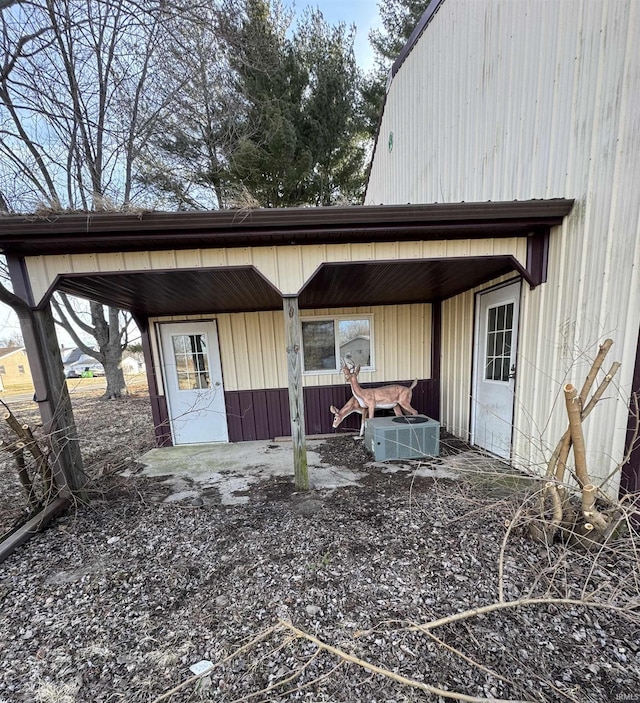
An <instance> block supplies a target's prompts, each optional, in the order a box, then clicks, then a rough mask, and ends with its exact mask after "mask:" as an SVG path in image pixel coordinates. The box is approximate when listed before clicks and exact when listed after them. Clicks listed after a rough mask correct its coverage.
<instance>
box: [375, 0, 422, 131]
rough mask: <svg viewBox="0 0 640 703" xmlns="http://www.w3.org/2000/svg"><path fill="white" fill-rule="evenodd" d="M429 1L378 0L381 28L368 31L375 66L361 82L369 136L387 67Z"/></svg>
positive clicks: (386, 77)
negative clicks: (380, 0) (381, 0)
mask: <svg viewBox="0 0 640 703" xmlns="http://www.w3.org/2000/svg"><path fill="white" fill-rule="evenodd" d="M430 2H431V0H385V1H384V2H379V3H378V10H379V12H380V17H381V19H382V29H373V30H371V32H369V41H370V43H371V45H372V47H373V49H374V52H375V55H376V58H375V61H376V66H375V68H374V69H373V70H372V71H371V72H370V73H369V74H368V75H367V76H366V77H365V79H364V81H363V85H362V100H363V103H364V105H363V111H364V115H365V119H366V124H367V130H368V132H369V134H370V135H371V136H372V137H375V134H376V131H377V127H378V121H379V119H380V111H381V110H382V103H383V101H384V96H385V93H386V89H387V79H388V75H389V71H390V70H391V67H392V65H393V62H394V61H395V60H396V59H397V58H398V55H399V54H400V52H401V51H402V47H403V46H404V45H405V44H406V42H407V40H408V39H409V37H410V36H411V33H412V32H413V30H414V29H415V28H416V25H417V24H418V22H419V21H420V18H421V17H422V15H423V14H424V12H425V11H426V9H427V7H428V6H429V3H430Z"/></svg>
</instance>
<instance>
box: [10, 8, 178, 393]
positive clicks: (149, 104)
mask: <svg viewBox="0 0 640 703" xmlns="http://www.w3.org/2000/svg"><path fill="white" fill-rule="evenodd" d="M173 14H174V13H173V8H172V6H171V3H165V4H160V5H159V4H158V3H154V2H150V1H149V2H148V1H147V0H141V1H140V2H135V1H131V0H84V2H80V3H77V2H76V3H74V2H71V1H70V0H35V1H34V2H27V3H20V4H19V5H18V4H16V5H14V6H13V7H11V6H8V5H7V6H5V7H3V8H1V9H0V210H5V211H7V212H25V211H27V212H33V211H36V212H38V211H45V212H47V211H51V210H53V211H60V210H80V211H93V210H109V209H118V210H120V209H123V208H131V207H133V206H134V205H147V206H148V205H149V203H145V202H144V201H143V197H144V192H142V191H137V190H136V183H135V180H134V172H135V164H136V160H137V159H138V157H139V154H140V150H141V148H142V145H143V144H144V143H145V142H146V141H147V140H148V138H149V136H150V134H151V133H152V132H153V131H154V128H155V125H156V123H157V120H158V119H159V117H160V116H161V114H162V113H163V112H164V111H165V110H166V109H167V106H168V105H169V103H170V101H171V99H172V96H173V94H174V91H173V90H172V87H171V85H170V84H169V83H168V82H167V81H166V80H163V81H161V82H160V81H157V80H156V77H157V75H158V73H159V71H160V69H161V65H160V60H159V58H158V57H159V56H160V55H161V51H160V50H159V48H160V47H161V46H162V44H163V41H164V37H165V34H164V32H165V31H166V29H165V27H166V25H167V24H168V23H169V22H170V20H171V19H172V17H173ZM151 85H153V89H150V86H151ZM0 301H2V302H4V303H6V304H8V305H9V306H11V307H12V308H14V310H16V311H18V310H23V311H24V310H25V308H26V306H25V303H24V301H22V300H20V299H19V298H18V297H17V296H15V295H14V294H13V293H12V292H11V291H10V290H9V288H7V287H3V288H1V289H0ZM68 302H69V301H68V300H66V301H65V300H63V301H62V303H61V304H60V303H59V304H57V305H56V309H57V310H58V313H59V315H60V319H59V321H60V323H61V324H63V325H64V327H65V328H66V329H67V331H68V332H69V333H70V334H71V336H72V337H74V339H76V337H77V332H76V331H75V329H74V324H78V321H77V320H76V319H74V316H73V315H72V314H71V313H70V312H69V310H70V309H73V308H72V306H71V305H70V304H69V305H67V303H68ZM121 323H122V324H125V320H124V318H123V316H122V315H120V314H118V313H117V312H116V311H113V312H111V311H109V313H108V314H107V315H105V312H104V308H103V306H102V305H100V304H97V303H91V325H87V323H83V325H81V329H82V330H84V331H85V332H87V333H90V334H91V335H92V336H94V337H95V338H96V341H97V343H98V347H99V352H98V354H99V356H98V357H97V358H99V359H100V361H102V363H103V364H104V367H105V371H106V374H107V394H108V395H109V396H110V397H115V396H118V395H120V393H121V392H122V389H123V387H124V380H123V378H122V372H121V371H120V370H119V369H118V365H119V362H120V360H121V352H122V349H123V340H124V345H125V346H126V334H127V330H126V324H125V327H124V328H123V327H121V326H120V324H121ZM113 325H116V327H115V328H112V326H113ZM79 346H81V345H79Z"/></svg>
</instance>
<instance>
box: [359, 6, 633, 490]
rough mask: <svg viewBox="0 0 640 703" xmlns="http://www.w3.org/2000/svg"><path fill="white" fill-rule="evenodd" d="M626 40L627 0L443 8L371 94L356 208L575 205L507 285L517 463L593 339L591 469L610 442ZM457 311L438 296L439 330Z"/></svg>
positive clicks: (626, 269) (534, 447) (625, 380)
mask: <svg viewBox="0 0 640 703" xmlns="http://www.w3.org/2000/svg"><path fill="white" fill-rule="evenodd" d="M638 36H640V3H638V2H636V1H635V0H589V1H588V2H586V1H584V0H563V2H557V1H556V0H537V1H536V2H511V1H508V0H447V1H446V2H445V3H443V4H442V6H441V7H440V9H439V11H438V12H437V14H436V15H435V16H434V18H433V20H432V22H431V23H430V25H429V26H428V27H427V29H426V31H425V33H424V35H423V37H422V39H421V40H420V41H419V42H418V43H417V45H416V46H415V47H414V49H413V51H412V52H411V53H410V54H409V56H408V57H407V59H406V60H405V62H404V64H403V65H402V67H401V69H400V71H399V72H398V74H397V75H396V76H395V78H394V80H393V82H392V84H391V87H390V90H389V93H388V96H387V102H386V106H385V112H384V115H383V117H382V122H381V127H380V141H379V143H378V145H377V148H376V153H375V159H374V162H373V164H372V169H371V177H370V180H369V186H368V189H367V195H366V198H365V202H366V203H384V204H393V203H406V202H413V203H418V202H421V203H430V202H460V201H466V202H474V201H486V200H492V201H500V200H507V201H509V200H527V199H532V198H554V197H566V198H574V199H575V200H576V204H575V206H574V209H573V211H572V212H571V214H570V215H569V216H568V217H567V218H566V220H565V223H564V224H563V226H562V227H558V228H555V230H554V232H553V233H552V237H551V243H550V252H549V278H548V282H547V283H546V284H544V285H542V286H540V287H539V288H538V289H536V290H534V291H530V290H529V289H528V288H527V287H526V286H525V288H524V292H523V315H522V318H521V336H520V359H521V360H520V373H519V376H518V380H517V384H518V385H517V393H518V399H517V404H516V414H515V424H516V428H515V429H516V432H515V436H516V440H515V453H516V456H517V459H518V461H520V462H521V463H523V464H526V463H530V464H531V465H532V466H539V465H541V464H542V463H543V461H544V458H545V457H546V456H548V453H549V449H550V447H551V446H552V445H553V444H555V441H556V440H557V438H558V437H559V436H560V434H561V433H562V431H563V430H564V425H565V422H566V420H565V418H564V409H563V407H562V403H561V402H560V400H561V399H560V397H559V388H560V387H561V384H562V383H563V382H564V381H566V380H571V381H572V382H574V383H576V384H580V383H581V382H582V379H583V378H584V373H585V369H586V368H587V367H588V366H589V361H590V359H591V358H592V357H593V356H594V354H595V352H596V351H597V348H598V346H599V344H600V343H601V342H602V341H603V340H604V339H605V338H606V337H611V338H612V339H613V340H614V346H613V349H612V352H611V354H610V357H611V358H610V360H609V361H613V359H618V360H619V361H621V362H622V369H621V371H620V375H619V379H618V384H619V386H618V387H619V393H618V394H617V396H616V398H611V399H610V400H608V401H607V406H606V407H607V409H606V410H604V408H603V407H599V408H598V410H596V414H595V416H592V419H591V420H590V421H589V422H588V423H587V426H586V429H587V449H588V451H589V452H590V460H591V465H592V466H594V467H597V469H594V471H596V470H597V471H598V472H599V475H600V476H601V477H604V476H605V475H606V474H607V473H608V472H609V471H610V470H611V469H612V467H613V466H614V465H615V463H616V462H617V461H619V460H620V458H621V452H622V448H623V447H624V436H625V431H626V404H627V400H628V394H629V390H630V384H631V379H632V373H633V367H634V361H635V349H636V343H637V337H638V327H639V325H640V295H639V292H640V287H639V285H640V281H639V280H638V273H637V266H632V265H631V262H632V261H634V260H636V261H637V252H638V250H639V249H640V228H639V223H640V196H639V195H638V190H637V183H638V182H640V159H638V157H637V155H638V154H639V153H640V113H639V112H638V109H637V106H638V105H640V52H638V51H637V46H636V43H637V42H636V38H637V37H638ZM391 132H393V135H394V143H393V149H392V150H391V151H389V149H388V147H387V143H388V137H389V134H390V133H391ZM496 246H499V243H498V242H496ZM495 251H496V253H497V249H496V250H495ZM519 258H520V257H519ZM520 260H521V261H522V258H520ZM459 304H461V301H459V300H453V301H447V302H446V303H445V308H446V309H447V319H448V320H449V323H450V324H453V323H452V317H453V316H454V312H455V314H460V315H463V316H465V315H467V317H468V314H467V312H465V311H466V308H465V309H464V310H462V309H459V308H458V305H459ZM460 324H461V325H462V326H464V325H465V324H467V325H468V320H467V321H466V322H461V323H460ZM445 327H446V325H445ZM456 333H457V332H453V331H452V332H451V337H450V339H448V341H447V344H449V345H454V344H456V343H457V341H456V339H455V334H456ZM443 334H444V335H445V336H446V335H447V331H446V329H445V330H444V331H443ZM469 359H470V357H469ZM455 363H456V364H457V363H458V361H457V359H456V361H455ZM524 369H526V370H527V372H526V373H525V371H524ZM448 383H449V384H450V386H449V390H447V391H446V397H445V393H443V404H446V407H447V410H446V413H445V414H446V416H447V417H451V418H452V422H454V421H455V422H459V421H461V420H462V421H463V422H462V424H463V426H465V422H464V419H465V417H466V414H467V412H468V411H467V410H466V407H458V405H459V404H464V405H465V406H466V404H467V398H466V397H463V395H464V394H467V395H468V389H467V387H466V379H465V381H464V382H463V383H462V382H458V381H455V380H454V379H453V377H451V378H449V381H448ZM460 385H462V386H464V387H465V390H464V394H462V392H461V390H460ZM612 490H615V486H612Z"/></svg>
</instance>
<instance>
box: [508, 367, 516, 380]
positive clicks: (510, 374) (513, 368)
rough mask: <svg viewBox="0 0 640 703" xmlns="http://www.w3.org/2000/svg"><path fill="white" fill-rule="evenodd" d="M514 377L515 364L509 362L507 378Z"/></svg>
mask: <svg viewBox="0 0 640 703" xmlns="http://www.w3.org/2000/svg"><path fill="white" fill-rule="evenodd" d="M515 377H516V365H515V364H511V369H510V370H509V378H515Z"/></svg>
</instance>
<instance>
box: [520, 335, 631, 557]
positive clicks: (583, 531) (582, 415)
mask: <svg viewBox="0 0 640 703" xmlns="http://www.w3.org/2000/svg"><path fill="white" fill-rule="evenodd" d="M612 344H613V340H611V339H607V340H605V342H604V343H603V344H602V345H601V346H600V349H599V350H598V354H597V356H596V358H595V360H594V362H593V364H592V366H591V369H590V371H589V373H588V374H587V377H586V379H585V381H584V383H583V385H582V389H581V390H580V392H579V393H578V389H577V388H575V387H574V386H573V385H572V384H571V383H567V384H565V385H564V387H563V392H564V397H565V406H566V410H567V417H568V425H569V426H568V428H567V430H566V431H565V433H564V434H563V435H562V437H561V438H560V441H559V442H558V444H557V445H556V447H555V449H554V451H553V453H552V455H551V459H550V460H549V463H548V465H547V471H546V480H545V483H544V486H543V488H542V490H541V491H540V494H539V506H538V510H537V513H536V515H535V516H534V517H535V518H536V519H533V520H532V521H531V523H530V534H531V536H532V537H533V538H534V539H535V540H536V541H538V542H542V543H544V544H549V543H551V542H552V541H553V539H554V538H555V537H556V536H558V535H560V536H562V538H563V539H567V540H568V541H569V542H571V543H575V544H577V545H580V546H583V547H586V548H590V547H592V546H594V545H598V544H603V543H605V542H606V541H607V540H609V539H610V538H611V536H612V535H614V534H615V533H616V532H617V531H618V529H619V528H620V526H621V525H622V523H623V522H624V520H623V510H622V508H621V505H620V504H619V503H618V502H617V501H614V500H612V499H611V498H610V497H608V496H607V495H606V494H605V493H604V492H603V491H602V490H601V488H600V487H598V486H596V485H595V484H594V482H593V480H592V478H591V476H590V474H589V470H588V467H587V458H586V457H587V455H586V446H585V439H584V433H583V431H582V423H583V422H584V420H585V419H586V418H587V417H588V416H589V414H590V413H591V411H592V410H593V409H594V408H595V406H596V404H597V403H598V401H599V400H600V399H601V398H602V396H603V394H604V392H605V391H606V389H607V388H608V387H609V384H610V383H611V381H612V380H613V377H614V376H615V375H616V373H617V372H618V369H619V368H620V363H619V362H617V361H615V362H613V364H612V365H611V368H610V369H609V372H608V373H606V374H605V376H604V378H603V379H602V381H601V382H600V383H599V385H598V386H597V388H596V390H595V391H594V392H593V394H592V395H591V397H589V394H590V393H591V389H592V388H593V385H594V383H595V381H596V378H597V376H598V373H599V372H600V370H601V368H602V365H603V363H604V360H605V358H606V356H607V353H608V352H609V349H610V348H611V345H612ZM571 449H573V458H574V469H573V471H570V470H569V469H568V467H567V461H568V458H569V453H570V451H571ZM620 468H621V467H620V466H618V467H617V468H616V471H619V470H620ZM568 475H570V476H571V477H572V478H573V480H574V482H575V484H569V483H568V482H567V477H568ZM608 478H610V476H609V477H608ZM608 478H607V480H608ZM605 482H606V481H605ZM575 485H577V487H578V491H577V493H578V502H577V504H576V500H575V494H576V490H575ZM572 499H574V500H572ZM596 500H598V502H599V504H600V505H598V503H597V502H596Z"/></svg>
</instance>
